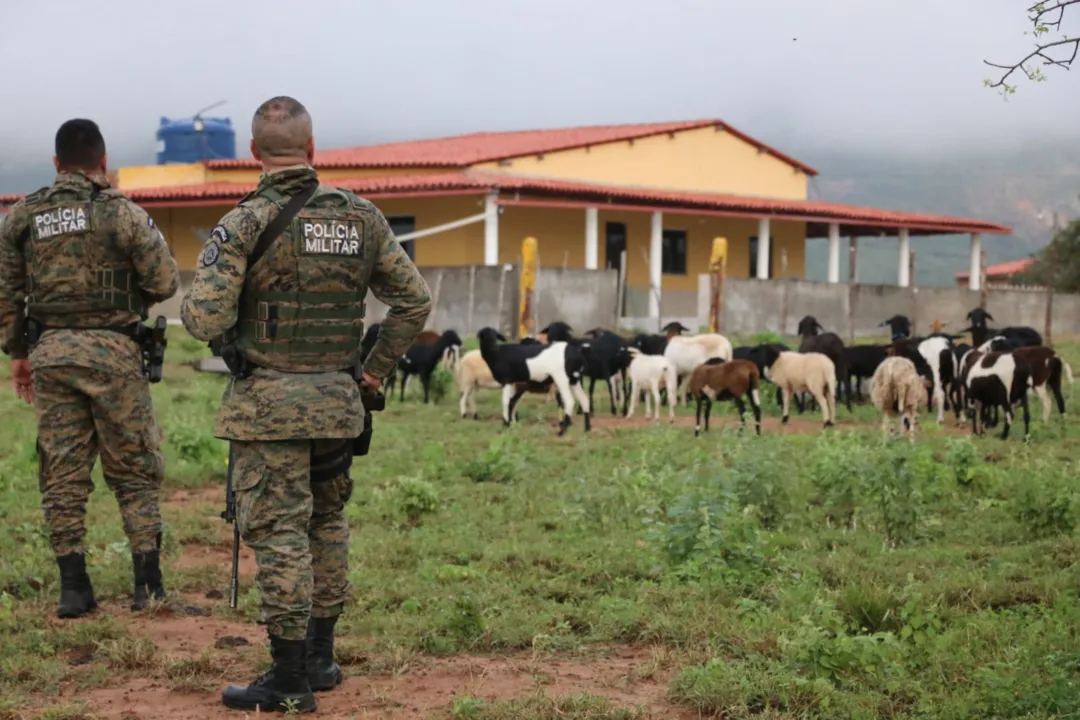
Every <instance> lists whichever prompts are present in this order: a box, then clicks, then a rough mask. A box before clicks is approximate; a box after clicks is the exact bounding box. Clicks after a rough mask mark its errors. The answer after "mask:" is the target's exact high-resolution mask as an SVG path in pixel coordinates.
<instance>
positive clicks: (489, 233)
mask: <svg viewBox="0 0 1080 720" xmlns="http://www.w3.org/2000/svg"><path fill="white" fill-rule="evenodd" d="M496 197H497V196H496V194H495V193H488V196H487V198H485V199H484V216H485V217H484V264H485V265H498V264H499V206H498V205H496V204H495V198H496Z"/></svg>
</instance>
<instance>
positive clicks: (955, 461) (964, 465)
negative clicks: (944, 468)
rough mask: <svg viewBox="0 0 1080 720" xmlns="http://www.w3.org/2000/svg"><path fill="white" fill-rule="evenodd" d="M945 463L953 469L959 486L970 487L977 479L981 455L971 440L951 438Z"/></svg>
mask: <svg viewBox="0 0 1080 720" xmlns="http://www.w3.org/2000/svg"><path fill="white" fill-rule="evenodd" d="M945 447H946V448H948V450H947V454H946V456H945V462H946V464H948V465H949V467H951V468H952V471H953V475H954V477H955V478H956V484H957V485H970V484H971V481H972V480H974V479H975V468H976V466H977V465H978V461H979V453H978V451H977V450H976V449H975V444H974V443H973V442H971V439H970V438H966V437H965V438H949V440H948V442H946V444H945Z"/></svg>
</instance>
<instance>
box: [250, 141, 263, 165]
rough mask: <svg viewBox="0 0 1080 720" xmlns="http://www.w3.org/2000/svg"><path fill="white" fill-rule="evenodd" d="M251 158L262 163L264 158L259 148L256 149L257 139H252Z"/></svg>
mask: <svg viewBox="0 0 1080 720" xmlns="http://www.w3.org/2000/svg"><path fill="white" fill-rule="evenodd" d="M251 157H253V158H255V159H256V160H258V161H259V162H262V156H261V155H259V148H257V147H255V138H251Z"/></svg>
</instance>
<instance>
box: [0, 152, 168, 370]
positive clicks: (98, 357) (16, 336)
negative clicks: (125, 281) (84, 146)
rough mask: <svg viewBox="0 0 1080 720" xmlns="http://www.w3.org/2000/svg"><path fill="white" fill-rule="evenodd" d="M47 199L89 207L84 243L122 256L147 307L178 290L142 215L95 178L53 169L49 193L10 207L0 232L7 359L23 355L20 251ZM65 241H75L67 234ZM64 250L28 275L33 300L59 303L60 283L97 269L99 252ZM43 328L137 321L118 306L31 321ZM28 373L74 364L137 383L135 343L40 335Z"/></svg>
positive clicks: (100, 336)
mask: <svg viewBox="0 0 1080 720" xmlns="http://www.w3.org/2000/svg"><path fill="white" fill-rule="evenodd" d="M46 195H48V201H49V203H52V204H55V203H56V202H58V201H71V202H73V203H74V202H80V201H81V202H87V201H88V202H90V207H91V211H90V213H91V227H92V228H93V234H92V235H85V234H84V235H83V236H82V237H87V238H88V239H89V242H93V243H99V244H100V243H112V245H113V248H112V250H111V251H110V252H111V254H112V255H114V256H116V257H119V258H124V263H125V264H130V267H131V269H132V270H133V271H134V275H135V276H136V281H135V285H137V288H133V291H134V292H138V293H141V295H142V299H143V301H144V302H145V303H146V305H147V307H148V306H149V305H151V304H153V303H157V302H162V301H164V300H167V299H169V298H171V297H172V296H173V295H174V294H176V291H177V290H178V289H179V287H180V274H179V271H178V270H177V266H176V261H175V260H174V259H173V257H172V254H171V253H170V252H169V247H168V245H167V243H166V242H165V238H164V236H163V235H162V234H161V232H160V231H159V230H158V229H157V227H156V226H155V225H154V222H153V220H152V219H151V218H150V216H149V215H148V214H147V212H146V211H145V210H143V209H142V208H141V207H139V206H138V205H136V204H135V203H134V202H132V201H131V200H129V199H128V198H127V197H125V196H124V195H123V194H122V193H120V192H119V191H118V190H115V189H112V188H111V187H110V186H109V181H108V179H107V178H105V176H104V175H102V174H93V175H86V174H83V173H81V172H61V173H59V174H58V175H57V176H56V180H55V182H54V183H53V185H52V186H51V187H49V188H43V189H41V190H38V191H36V192H34V193H31V194H30V195H28V196H27V197H25V198H23V199H22V200H20V201H19V202H17V203H16V204H15V205H14V206H12V208H11V210H10V212H9V213H8V216H7V220H6V222H4V224H3V226H2V229H0V332H2V337H3V340H2V343H3V344H2V349H3V351H4V352H5V353H7V354H8V355H10V356H11V357H13V358H25V357H27V353H28V349H27V348H26V347H25V342H24V339H23V335H22V333H23V322H24V321H23V316H24V313H25V308H26V301H27V294H28V291H29V283H28V272H27V265H28V256H29V252H30V251H31V250H30V249H29V248H28V246H29V245H30V244H31V243H33V242H35V240H34V232H33V230H34V228H33V225H34V223H35V214H36V213H35V210H36V209H37V206H40V205H42V202H43V200H45V199H46ZM69 237H80V236H78V235H71V236H69ZM65 250H66V252H64V253H56V254H54V255H52V256H50V257H49V258H48V261H47V267H48V271H49V277H47V278H35V279H34V280H35V290H34V292H35V295H36V299H37V301H38V302H40V303H46V304H47V303H52V302H56V301H59V302H63V301H64V300H65V299H66V297H65V296H66V295H68V294H69V293H70V287H69V282H67V281H66V278H78V277H81V278H83V279H84V281H85V278H86V276H87V274H89V275H90V276H91V277H92V276H93V274H94V272H95V270H96V269H97V268H95V267H93V265H94V264H95V260H94V258H97V261H98V262H99V261H101V260H102V259H103V258H104V257H105V255H106V254H105V252H104V250H103V249H102V248H101V247H100V246H99V247H79V246H78V245H77V244H75V243H68V244H67V246H66V247H65ZM39 319H40V320H42V321H43V322H44V323H45V325H46V326H48V325H52V324H55V325H67V324H70V325H79V326H88V327H113V326H122V325H128V324H131V323H133V322H136V321H138V320H140V319H141V318H140V317H139V316H138V315H137V314H135V313H133V312H130V311H128V310H123V309H120V308H109V309H102V310H100V311H95V312H90V313H78V314H77V315H67V316H61V315H57V316H51V317H44V318H39ZM33 365H34V367H35V368H43V367H59V366H77V367H86V368H92V369H95V370H101V371H103V372H109V373H119V374H124V375H130V376H132V377H140V378H141V360H140V353H139V348H138V346H137V345H136V344H135V343H133V342H131V340H130V339H129V338H127V337H125V336H123V335H120V334H118V333H115V332H110V331H108V330H84V331H79V332H78V333H72V332H70V331H67V330H52V331H48V332H46V333H45V334H44V335H42V337H41V340H40V341H39V342H38V344H37V345H36V346H35V347H34V353H33Z"/></svg>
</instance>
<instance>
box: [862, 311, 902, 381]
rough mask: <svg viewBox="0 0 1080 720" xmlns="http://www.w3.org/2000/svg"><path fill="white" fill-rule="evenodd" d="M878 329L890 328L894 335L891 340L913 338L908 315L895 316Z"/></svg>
mask: <svg viewBox="0 0 1080 720" xmlns="http://www.w3.org/2000/svg"><path fill="white" fill-rule="evenodd" d="M878 327H888V328H889V331H890V332H891V333H892V335H891V337H890V338H889V339H890V340H899V339H900V338H906V337H911V320H910V319H909V318H908V316H907V315H893V316H892V317H891V318H889V319H888V320H885V321H884V322H882V323H881V324H880V325H878ZM871 374H873V373H871Z"/></svg>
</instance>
